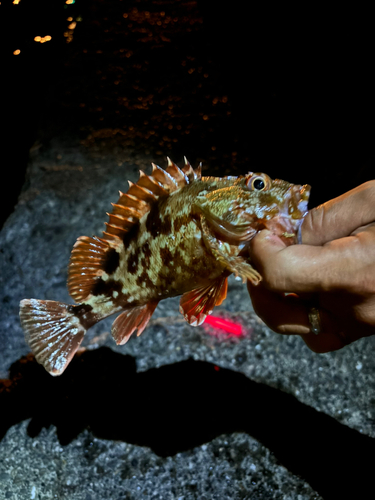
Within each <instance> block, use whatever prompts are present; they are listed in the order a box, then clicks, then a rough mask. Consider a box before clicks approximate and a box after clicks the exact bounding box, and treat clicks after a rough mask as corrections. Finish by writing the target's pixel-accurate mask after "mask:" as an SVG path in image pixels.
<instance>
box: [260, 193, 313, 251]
mask: <svg viewBox="0 0 375 500" xmlns="http://www.w3.org/2000/svg"><path fill="white" fill-rule="evenodd" d="M310 190H311V187H310V186H309V185H308V184H305V185H303V186H301V185H297V184H294V185H293V184H292V185H291V186H290V188H289V190H288V192H287V194H286V196H285V203H284V204H283V205H282V207H281V208H280V212H279V214H278V215H276V216H275V217H273V218H272V219H270V220H267V221H264V228H265V229H268V230H269V231H272V232H273V233H274V234H276V235H277V236H279V238H280V239H281V240H282V241H283V242H284V243H285V244H286V245H287V246H289V245H295V244H297V243H301V234H300V233H301V225H302V222H303V219H304V218H305V216H306V214H307V212H308V202H309V197H310Z"/></svg>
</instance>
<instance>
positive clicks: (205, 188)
mask: <svg viewBox="0 0 375 500" xmlns="http://www.w3.org/2000/svg"><path fill="white" fill-rule="evenodd" d="M309 192H310V187H309V186H307V185H305V186H297V185H293V184H289V183H288V182H285V181H282V180H279V179H275V180H272V179H270V178H269V177H268V176H267V175H266V174H260V173H252V172H250V173H248V174H247V175H242V176H239V177H223V178H220V177H201V166H199V167H198V168H197V169H193V168H192V166H191V165H190V163H189V162H188V161H187V160H186V159H185V165H184V167H183V168H182V169H180V168H179V167H178V166H177V165H176V164H175V163H173V162H172V161H171V160H169V159H168V166H167V168H166V170H163V169H161V168H160V167H158V166H157V165H155V164H152V173H151V175H146V174H145V173H144V172H142V171H141V172H140V178H139V180H138V181H137V182H136V183H132V182H130V181H129V190H128V191H127V193H122V192H120V198H119V200H118V201H117V203H113V204H112V205H113V210H112V212H111V213H110V214H108V215H109V222H108V223H106V230H105V231H104V232H103V237H102V238H99V237H87V236H81V237H80V238H78V240H77V241H76V243H75V245H74V247H73V250H72V253H71V258H70V263H69V268H68V290H69V293H70V295H71V297H72V298H73V299H74V300H75V301H76V303H77V304H76V305H70V304H65V303H61V302H56V301H52V300H37V299H25V300H22V301H21V304H20V319H21V324H22V327H23V329H24V332H25V338H26V341H27V342H28V344H29V346H30V348H31V349H32V351H33V353H34V355H35V358H36V359H37V361H38V362H39V363H41V364H42V365H43V366H44V367H45V368H46V370H47V371H48V372H50V373H51V374H52V375H60V374H61V373H62V372H63V371H64V370H65V368H66V367H67V365H68V364H69V362H70V361H71V359H72V358H73V356H74V354H75V352H76V351H77V349H78V347H79V345H80V344H81V342H82V339H83V337H84V335H85V333H86V331H87V329H88V328H90V327H91V326H92V325H94V324H95V323H97V322H98V321H100V320H101V319H103V318H105V317H107V316H109V315H112V314H115V313H120V314H119V315H118V317H117V318H116V319H115V321H114V323H113V325H112V335H113V338H114V340H115V341H116V343H117V344H124V343H125V342H127V341H128V340H129V338H130V336H131V335H132V333H133V332H134V331H137V334H138V335H140V334H141V333H142V331H143V330H144V329H145V327H146V325H147V323H148V321H149V319H150V318H151V316H152V314H153V312H154V310H155V308H156V306H157V304H158V302H159V301H160V300H163V299H165V298H167V297H173V296H177V295H182V297H181V300H180V312H181V313H182V314H183V315H184V317H185V319H186V321H187V322H188V323H190V324H191V325H192V326H197V325H200V324H202V323H203V321H204V320H205V318H206V316H207V315H208V314H211V313H212V311H213V309H214V307H215V306H216V305H219V304H221V303H222V302H223V300H224V299H225V297H226V294H227V278H228V276H229V275H230V274H231V273H234V274H235V275H236V276H240V277H241V278H242V279H243V281H245V280H246V279H248V280H250V281H251V282H252V283H254V284H257V283H258V282H259V281H260V280H261V276H260V274H259V273H258V272H257V271H256V270H255V269H254V268H253V267H252V266H251V264H250V262H249V257H248V245H249V241H250V240H251V239H252V238H253V236H254V235H255V234H256V233H257V232H258V231H260V230H261V229H264V228H267V229H270V230H272V231H273V232H274V233H275V234H278V235H279V236H280V237H281V238H283V239H284V241H285V242H286V243H287V244H293V243H297V236H298V230H299V227H300V225H301V222H302V220H303V217H304V215H305V213H306V212H307V202H308V198H309Z"/></svg>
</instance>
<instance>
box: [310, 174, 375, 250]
mask: <svg viewBox="0 0 375 500" xmlns="http://www.w3.org/2000/svg"><path fill="white" fill-rule="evenodd" d="M374 221H375V180H372V181H368V182H365V183H364V184H361V185H360V186H358V187H356V188H354V189H352V190H351V191H348V192H347V193H345V194H343V195H341V196H338V197H337V198H334V199H332V200H330V201H327V202H326V203H323V205H320V206H318V207H316V208H313V209H312V210H310V211H309V212H308V213H307V215H306V217H305V219H304V221H303V223H302V227H301V235H302V243H304V244H306V245H324V243H327V242H329V241H332V240H337V239H339V238H343V237H345V236H349V235H350V234H351V233H352V232H353V231H354V230H355V229H357V228H358V227H360V226H364V225H366V224H369V223H370V222H374Z"/></svg>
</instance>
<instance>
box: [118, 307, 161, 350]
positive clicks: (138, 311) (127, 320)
mask: <svg viewBox="0 0 375 500" xmlns="http://www.w3.org/2000/svg"><path fill="white" fill-rule="evenodd" d="M157 305H158V302H149V303H148V304H146V305H144V306H135V307H132V308H131V309H127V310H126V311H124V312H123V313H121V314H120V315H119V316H118V317H117V318H116V319H115V321H114V322H113V325H112V337H113V338H114V340H115V342H116V344H117V345H123V344H126V342H127V341H128V340H129V338H130V336H131V335H132V333H133V332H134V331H135V330H137V336H139V335H140V334H141V333H142V332H143V330H144V329H145V328H146V326H147V323H148V322H149V320H150V318H151V316H152V314H153V312H154V311H155V308H156V306H157Z"/></svg>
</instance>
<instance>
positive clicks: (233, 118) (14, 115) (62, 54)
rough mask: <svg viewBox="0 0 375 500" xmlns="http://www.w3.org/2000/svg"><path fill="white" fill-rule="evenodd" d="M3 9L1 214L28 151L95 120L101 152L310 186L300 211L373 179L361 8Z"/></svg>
mask: <svg viewBox="0 0 375 500" xmlns="http://www.w3.org/2000/svg"><path fill="white" fill-rule="evenodd" d="M0 9H1V18H2V20H3V21H5V24H6V25H7V27H9V28H10V29H9V35H7V36H5V37H4V40H3V43H2V49H3V55H2V67H3V71H2V77H1V80H2V85H3V92H2V108H3V113H2V122H3V126H4V132H3V133H2V142H3V144H2V153H3V154H2V160H1V164H2V165H1V170H2V174H3V176H2V179H3V184H2V187H3V196H2V198H1V200H2V201H1V203H2V206H1V223H3V222H4V221H5V219H6V218H7V217H8V215H9V214H10V213H11V212H12V210H13V208H14V205H15V204H16V202H17V196H18V194H19V192H20V189H21V187H22V185H23V183H24V180H25V171H26V166H27V161H28V157H29V150H30V148H31V147H33V148H34V150H35V149H36V150H41V148H48V143H49V141H51V140H52V139H53V138H54V137H57V136H59V137H65V138H66V139H67V140H73V141H75V140H76V141H77V143H80V142H81V143H82V142H83V143H84V144H86V145H88V147H90V145H91V143H90V140H87V137H92V132H93V131H95V130H98V129H101V130H103V128H105V129H108V130H112V135H111V139H110V140H107V141H106V140H104V142H106V145H105V146H106V147H108V148H109V150H110V148H111V147H113V148H120V149H121V148H128V149H129V148H130V149H132V150H134V151H138V152H146V153H147V154H149V155H151V156H152V157H155V159H156V160H159V163H160V164H161V165H164V163H163V162H164V160H162V159H160V157H162V158H165V156H166V155H169V156H171V157H172V159H174V160H175V161H177V162H180V161H181V160H182V157H183V155H186V156H187V157H188V158H189V160H190V161H191V162H192V163H193V162H195V161H201V160H203V162H204V167H205V170H204V171H205V174H206V175H209V174H214V175H228V173H231V174H232V175H236V174H239V173H246V172H248V171H249V170H253V171H264V172H266V173H268V174H269V175H271V177H279V178H284V179H286V180H288V181H290V182H295V183H309V184H311V185H312V188H313V189H312V197H311V203H310V207H312V206H314V205H317V204H319V203H321V202H324V201H325V200H327V199H330V198H332V197H334V196H337V195H338V194H340V193H342V192H345V191H346V190H348V189H351V188H353V187H354V186H356V185H358V184H360V183H362V182H364V181H366V180H369V179H371V178H373V177H374V147H373V137H374V123H373V116H374V90H373V86H372V84H371V83H370V82H372V79H371V73H372V68H373V60H374V51H373V44H372V40H371V37H370V35H371V32H372V30H371V27H370V19H371V16H370V13H369V12H366V10H365V9H363V8H361V9H360V8H353V7H351V8H350V9H349V8H348V9H347V10H346V9H344V8H343V7H342V6H340V8H336V9H334V8H330V9H328V8H327V7H326V6H325V7H320V8H313V7H312V6H303V7H298V8H297V7H296V6H294V7H293V8H291V7H290V8H289V7H285V6H282V7H278V8H276V7H275V6H270V5H263V6H259V5H257V4H256V3H254V2H251V3H249V4H246V3H244V2H240V1H239V0H231V2H229V3H228V2H213V1H207V0H206V1H204V0H197V1H196V2H194V1H192V2H184V1H156V0H155V1H152V0H140V1H138V0H131V1H130V0H129V1H125V0H123V1H121V0H105V1H104V0H95V1H88V0H77V1H76V2H75V3H74V4H71V5H67V4H66V3H65V2H64V1H61V0H54V1H53V2H51V1H50V0H44V1H34V2H26V1H24V0H22V1H21V2H20V3H19V4H18V5H14V4H13V3H12V2H11V1H9V2H6V1H5V2H4V1H2V2H1V6H0ZM145 13H146V14H145ZM147 13H148V14H147ZM124 14H125V17H124ZM145 16H146V17H145ZM147 16H148V17H147ZM68 17H72V18H73V20H74V21H75V22H76V27H75V28H74V29H70V30H69V26H70V25H71V22H69V21H67V18H68ZM77 19H78V21H77ZM150 19H151V20H152V19H154V21H155V22H154V21H152V22H151V23H150ZM166 20H167V21H168V22H166ZM158 21H159V22H160V21H161V24H159V25H158ZM37 35H40V36H45V35H50V36H52V39H51V41H49V42H46V43H44V44H41V43H37V42H34V37H35V36H37ZM69 37H71V40H70V42H69V43H67V41H68V38H69ZM149 42H151V43H149ZM18 48H19V49H20V50H21V53H20V54H19V55H18V56H15V55H13V51H14V50H16V49H18ZM129 54H130V55H129ZM189 65H190V69H189ZM207 74H208V75H209V76H207ZM115 82H117V83H115ZM150 95H152V99H151V101H150V99H149V96H150ZM215 96H217V97H219V102H218V104H215V105H213V99H214V98H215ZM223 97H224V98H223ZM140 98H141V99H140ZM220 99H221V101H220ZM137 100H138V102H140V103H141V105H140V106H139V107H137V106H134V105H129V102H130V103H131V102H134V101H135V102H137ZM145 102H147V103H148V104H147V105H144V103H145ZM121 103H122V104H123V103H125V105H124V106H123V105H122V104H121ZM126 103H128V104H126ZM168 103H169V104H168ZM142 106H143V107H142ZM171 106H172V107H171ZM178 124H179V127H178V126H177V125H178ZM171 126H172V128H171ZM130 127H133V128H132V129H130ZM150 129H152V130H153V133H152V134H150ZM114 130H115V131H116V130H117V131H118V130H122V131H124V130H125V131H127V135H126V134H124V133H119V132H117V133H116V132H113V131H114ZM131 130H132V131H133V132H132V133H130V132H131ZM134 130H136V132H134ZM90 134H91V136H90ZM125 135H126V140H125V139H124V138H125ZM85 141H86V142H85ZM102 144H103V141H102Z"/></svg>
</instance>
